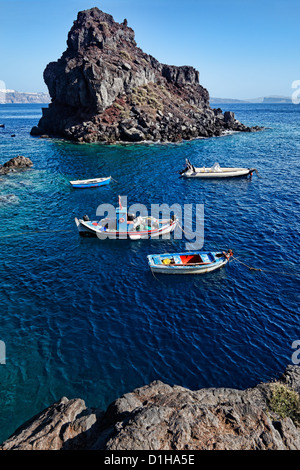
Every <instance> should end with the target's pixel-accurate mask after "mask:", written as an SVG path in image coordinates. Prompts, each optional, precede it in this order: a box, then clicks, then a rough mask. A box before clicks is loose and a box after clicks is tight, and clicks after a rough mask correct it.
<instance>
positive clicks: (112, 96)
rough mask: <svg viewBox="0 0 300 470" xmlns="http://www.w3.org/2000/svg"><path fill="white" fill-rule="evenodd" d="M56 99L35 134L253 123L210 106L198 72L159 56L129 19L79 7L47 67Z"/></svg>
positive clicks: (132, 134) (161, 134)
mask: <svg viewBox="0 0 300 470" xmlns="http://www.w3.org/2000/svg"><path fill="white" fill-rule="evenodd" d="M44 80H45V83H46V84H47V86H48V89H49V94H50V96H51V100H52V101H51V103H50V105H49V107H48V108H44V109H43V116H42V118H41V120H40V122H39V124H38V126H35V127H34V128H33V129H32V131H31V134H32V135H43V134H49V135H53V136H61V137H63V138H66V139H70V140H75V141H79V142H97V141H102V142H115V141H129V142H140V141H145V140H149V141H165V142H174V141H180V140H182V139H185V140H189V139H193V138H196V137H201V136H202V137H209V136H215V135H222V133H224V131H228V130H234V131H248V132H250V131H254V130H259V128H258V127H255V128H250V127H247V126H245V125H243V124H241V123H240V122H239V121H237V120H236V119H235V118H234V114H233V113H229V114H228V113H227V114H226V113H225V114H223V113H222V110H221V109H219V108H218V109H211V108H210V105H209V94H208V91H207V90H206V89H205V88H203V87H202V86H201V85H200V84H199V72H198V71H197V70H195V69H194V68H193V67H190V66H183V67H177V66H171V65H165V64H161V63H159V62H158V61H157V60H156V59H155V58H154V57H152V56H151V55H149V54H146V53H144V52H143V51H142V50H141V49H140V48H138V47H137V45H136V42H135V39H134V31H133V30H132V29H131V28H130V27H128V25H127V20H124V22H123V23H121V24H119V23H117V22H115V21H114V19H113V17H112V16H111V15H108V14H106V13H103V12H102V11H100V10H99V9H98V8H92V9H90V10H86V11H82V12H79V13H78V17H77V20H76V21H75V22H74V24H73V27H72V28H71V30H70V32H69V34H68V40H67V50H66V51H65V52H64V53H63V55H62V57H61V58H60V59H59V60H58V61H57V62H51V63H50V64H48V65H47V67H46V69H45V71H44Z"/></svg>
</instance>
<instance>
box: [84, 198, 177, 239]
mask: <svg viewBox="0 0 300 470" xmlns="http://www.w3.org/2000/svg"><path fill="white" fill-rule="evenodd" d="M115 211H116V216H115V218H114V219H110V218H108V217H105V218H102V219H100V220H95V221H91V220H89V217H88V216H84V217H83V218H82V219H78V218H77V217H76V218H75V223H76V226H77V228H78V231H79V235H80V236H82V237H93V236H94V237H98V238H99V239H100V240H101V239H102V240H103V239H107V238H108V239H126V238H129V239H130V240H141V239H146V238H148V239H150V238H158V237H160V236H161V235H166V234H168V233H171V232H173V231H174V230H175V227H176V225H177V223H178V219H177V217H176V216H173V217H172V218H171V219H156V218H155V217H148V216H147V217H143V216H138V217H135V216H134V215H131V214H127V208H126V207H123V206H122V205H120V206H119V207H117V208H116V209H115Z"/></svg>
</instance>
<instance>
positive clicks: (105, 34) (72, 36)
mask: <svg viewBox="0 0 300 470" xmlns="http://www.w3.org/2000/svg"><path fill="white" fill-rule="evenodd" d="M113 36H117V37H122V38H123V40H126V41H129V42H130V43H132V44H135V41H134V31H133V29H131V28H129V27H128V26H127V20H126V19H125V20H124V22H123V23H122V24H119V23H116V22H115V21H114V19H113V17H112V16H111V15H109V14H108V13H104V12H103V11H101V10H99V8H97V7H94V8H91V9H89V10H84V11H81V12H79V13H78V16H77V20H76V21H74V24H73V27H72V28H71V30H70V32H69V34H68V40H67V45H68V47H69V49H70V50H71V51H74V52H78V51H80V50H81V49H84V48H87V47H91V46H96V47H99V48H100V49H102V48H103V47H104V45H105V43H106V42H108V43H111V38H112V37H113Z"/></svg>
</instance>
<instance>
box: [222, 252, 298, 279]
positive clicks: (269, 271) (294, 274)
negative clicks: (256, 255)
mask: <svg viewBox="0 0 300 470" xmlns="http://www.w3.org/2000/svg"><path fill="white" fill-rule="evenodd" d="M231 259H232V261H233V260H236V261H238V262H239V263H241V264H242V265H243V266H246V268H248V269H249V270H250V271H261V272H266V273H274V274H284V275H286V276H299V275H300V273H299V272H298V273H291V272H289V273H288V272H286V271H273V270H271V269H262V268H255V267H253V266H249V265H248V264H246V263H243V261H241V260H239V259H238V258H236V257H235V256H232V257H231Z"/></svg>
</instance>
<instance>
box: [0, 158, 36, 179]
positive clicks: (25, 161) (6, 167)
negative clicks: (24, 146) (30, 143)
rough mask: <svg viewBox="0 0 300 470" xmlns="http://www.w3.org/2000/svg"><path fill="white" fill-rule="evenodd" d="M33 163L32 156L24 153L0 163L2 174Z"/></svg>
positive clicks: (0, 173) (0, 172)
mask: <svg viewBox="0 0 300 470" xmlns="http://www.w3.org/2000/svg"><path fill="white" fill-rule="evenodd" d="M32 165H33V163H32V161H31V160H30V158H27V157H23V155H18V156H17V157H13V158H11V159H10V160H9V161H8V162H6V163H4V164H3V165H0V175H6V174H7V173H10V172H12V171H16V170H18V169H23V168H29V167H31V166H32Z"/></svg>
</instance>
